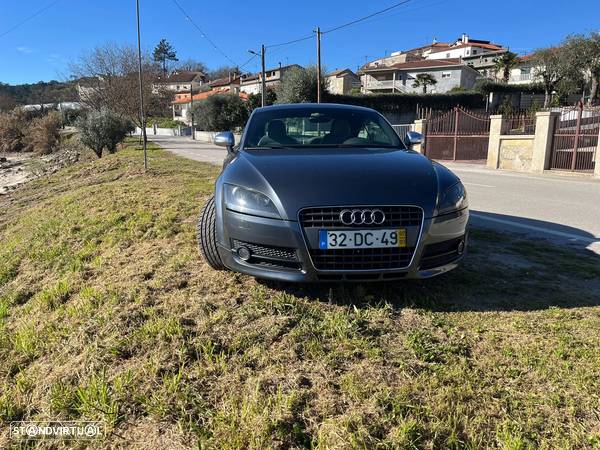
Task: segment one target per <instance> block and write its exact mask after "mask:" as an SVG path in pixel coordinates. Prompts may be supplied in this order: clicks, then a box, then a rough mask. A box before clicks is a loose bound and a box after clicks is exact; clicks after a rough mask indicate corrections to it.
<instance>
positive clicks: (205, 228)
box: [197, 196, 226, 270]
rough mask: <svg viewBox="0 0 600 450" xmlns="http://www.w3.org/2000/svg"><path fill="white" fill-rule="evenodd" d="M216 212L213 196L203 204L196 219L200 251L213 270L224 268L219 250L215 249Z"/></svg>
mask: <svg viewBox="0 0 600 450" xmlns="http://www.w3.org/2000/svg"><path fill="white" fill-rule="evenodd" d="M216 222H217V214H216V211H215V197H214V196H213V197H211V198H209V199H208V202H206V205H204V208H203V209H202V212H201V213H200V219H199V220H198V228H197V236H198V246H199V247H200V253H201V254H202V256H203V257H204V260H205V261H206V262H207V263H208V265H209V266H210V267H212V268H213V269H215V270H224V269H226V267H225V265H224V264H223V261H221V256H219V251H218V250H217V223H216Z"/></svg>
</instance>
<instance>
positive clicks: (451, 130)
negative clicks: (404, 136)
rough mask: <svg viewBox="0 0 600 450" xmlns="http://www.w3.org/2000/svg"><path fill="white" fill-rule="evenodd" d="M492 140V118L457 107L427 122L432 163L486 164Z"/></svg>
mask: <svg viewBox="0 0 600 450" xmlns="http://www.w3.org/2000/svg"><path fill="white" fill-rule="evenodd" d="M489 139H490V116H489V114H487V113H476V112H472V111H468V110H466V109H463V108H461V107H460V106H456V107H454V108H453V109H452V110H450V111H448V112H446V113H444V114H442V115H440V116H437V117H432V118H430V119H429V120H428V121H427V126H426V129H425V155H427V156H428V157H429V158H431V159H449V160H453V161H456V160H465V161H481V162H484V161H485V160H486V159H487V153H488V142H489Z"/></svg>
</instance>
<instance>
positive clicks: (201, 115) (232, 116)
mask: <svg viewBox="0 0 600 450" xmlns="http://www.w3.org/2000/svg"><path fill="white" fill-rule="evenodd" d="M193 114H194V122H195V123H197V124H198V128H199V129H201V130H203V131H224V130H233V129H235V128H242V127H243V126H244V125H245V124H246V121H247V120H248V108H247V107H246V104H245V103H244V101H243V100H242V99H241V98H240V97H238V96H237V95H232V94H216V95H212V96H210V97H208V98H207V99H206V100H202V101H200V102H198V103H195V104H194V109H193Z"/></svg>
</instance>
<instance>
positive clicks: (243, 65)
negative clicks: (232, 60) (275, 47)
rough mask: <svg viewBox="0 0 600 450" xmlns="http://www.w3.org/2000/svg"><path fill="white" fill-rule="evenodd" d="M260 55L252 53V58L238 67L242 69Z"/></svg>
mask: <svg viewBox="0 0 600 450" xmlns="http://www.w3.org/2000/svg"><path fill="white" fill-rule="evenodd" d="M257 56H258V55H256V54H252V56H251V57H250V58H248V60H247V61H246V62H245V63H244V64H242V65H241V66H239V67H238V69H240V70H241V69H242V68H243V67H246V66H247V65H248V64H250V63H251V62H252V60H254V58H256V57H257Z"/></svg>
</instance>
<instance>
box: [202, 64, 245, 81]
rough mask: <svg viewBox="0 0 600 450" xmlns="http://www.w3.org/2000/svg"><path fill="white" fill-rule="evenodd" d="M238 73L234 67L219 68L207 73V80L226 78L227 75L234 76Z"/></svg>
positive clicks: (238, 70)
mask: <svg viewBox="0 0 600 450" xmlns="http://www.w3.org/2000/svg"><path fill="white" fill-rule="evenodd" d="M239 72H240V69H238V68H237V67H234V66H221V67H219V68H218V69H215V70H211V71H209V72H208V74H207V75H208V78H209V79H210V80H213V81H214V80H218V79H219V78H227V77H228V76H229V75H231V76H232V77H233V76H236V75H237V74H238V73H239Z"/></svg>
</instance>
